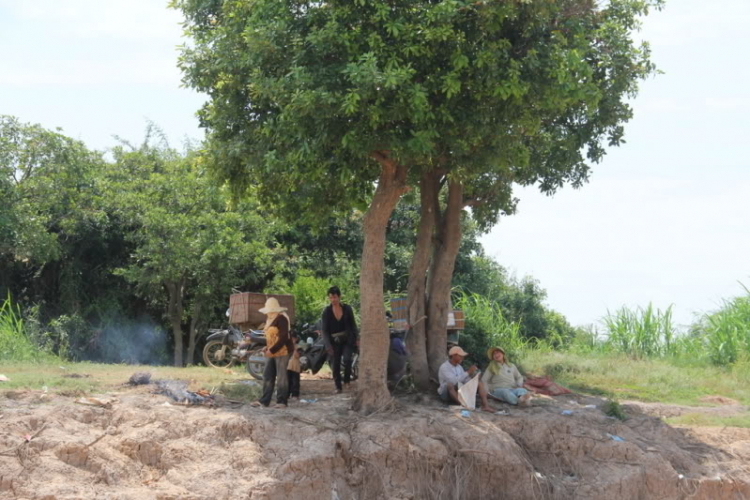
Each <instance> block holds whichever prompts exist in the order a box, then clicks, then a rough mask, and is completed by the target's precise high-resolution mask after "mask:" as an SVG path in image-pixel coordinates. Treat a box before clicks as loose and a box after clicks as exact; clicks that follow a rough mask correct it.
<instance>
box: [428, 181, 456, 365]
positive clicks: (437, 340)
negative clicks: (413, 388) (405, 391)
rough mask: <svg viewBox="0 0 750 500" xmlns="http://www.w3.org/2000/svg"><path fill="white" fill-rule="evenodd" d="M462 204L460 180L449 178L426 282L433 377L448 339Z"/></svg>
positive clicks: (429, 350)
mask: <svg viewBox="0 0 750 500" xmlns="http://www.w3.org/2000/svg"><path fill="white" fill-rule="evenodd" d="M463 207H464V205H463V186H462V185H461V183H460V182H457V181H454V180H451V181H450V183H449V185H448V203H447V206H446V208H445V212H444V213H443V216H442V217H440V218H439V219H438V227H437V234H436V238H435V247H434V253H433V256H432V265H431V267H430V274H429V277H428V284H427V288H428V290H427V291H428V299H427V359H428V363H429V367H430V374H431V375H432V377H434V378H437V373H438V369H439V368H440V365H441V364H442V363H443V361H445V359H446V355H447V354H446V352H445V348H446V344H447V342H448V334H447V322H448V313H449V311H448V306H449V304H450V297H451V281H452V278H453V268H454V266H455V264H456V256H457V255H458V249H459V246H460V244H461V212H462V211H463Z"/></svg>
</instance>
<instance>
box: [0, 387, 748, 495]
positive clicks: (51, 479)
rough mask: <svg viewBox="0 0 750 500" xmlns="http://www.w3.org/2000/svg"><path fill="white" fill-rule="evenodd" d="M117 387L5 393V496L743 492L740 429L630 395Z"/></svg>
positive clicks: (0, 426) (0, 433)
mask: <svg viewBox="0 0 750 500" xmlns="http://www.w3.org/2000/svg"><path fill="white" fill-rule="evenodd" d="M113 395H114V396H116V397H117V400H116V401H115V402H114V403H113V404H112V405H111V408H98V407H87V406H81V405H77V404H74V402H73V399H72V398H65V397H61V396H50V397H47V398H45V399H44V400H43V401H40V399H39V397H40V394H39V393H33V392H24V393H6V394H5V396H2V395H0V414H2V416H1V417H0V452H3V453H2V454H1V455H0V498H22V499H46V500H53V499H58V500H62V499H78V498H102V499H113V500H114V499H123V500H124V499H160V500H167V499H175V500H176V499H194V500H198V499H201V500H202V499H224V498H252V499H276V498H289V499H301V500H313V499H328V498H331V499H342V500H343V499H350V498H351V499H371V498H372V499H376V498H390V499H424V498H467V499H469V498H485V499H486V498H514V499H547V498H549V499H568V498H570V499H574V498H575V499H602V498H606V499H616V498H622V499H636V498H643V499H658V498H665V499H666V498H669V499H673V498H691V499H698V500H700V499H711V500H722V499H740V498H747V497H750V474H748V472H747V470H746V469H745V466H744V463H747V462H748V460H750V456H745V455H746V454H748V453H750V446H747V444H750V441H749V442H748V443H745V446H744V447H743V446H740V447H739V448H738V447H737V446H736V445H737V443H736V442H735V443H732V445H733V446H734V448H733V449H732V450H728V449H726V448H722V447H721V446H719V445H718V444H717V443H718V441H716V440H714V441H713V442H710V441H701V440H700V439H699V438H698V437H696V436H695V434H694V433H691V432H686V431H684V430H681V429H675V428H672V427H669V426H667V425H666V424H664V423H663V422H662V421H661V420H660V419H659V418H654V417H651V416H647V415H645V414H644V413H642V412H641V411H640V410H639V409H638V408H637V407H631V408H630V412H631V415H632V416H631V418H630V419H628V420H627V421H626V422H620V421H617V420H613V419H611V418H607V417H606V416H605V415H604V414H602V412H601V411H600V410H599V409H596V408H594V409H592V408H585V406H584V405H585V404H597V401H596V400H594V399H591V398H588V399H584V398H581V397H575V396H574V397H571V396H562V397H560V398H557V399H556V400H552V399H545V400H537V401H536V403H535V406H534V407H532V408H529V409H526V410H522V409H516V408H512V409H510V414H509V415H505V416H502V415H494V414H484V413H480V412H475V413H472V414H471V415H470V416H469V417H468V418H466V417H462V416H461V415H460V412H458V410H457V409H456V408H446V407H444V406H441V405H440V404H438V403H437V402H435V401H432V400H424V398H420V399H421V401H415V400H414V399H413V398H412V397H408V398H406V397H405V398H400V399H397V400H396V402H395V404H394V405H393V406H392V407H390V408H387V409H384V410H383V411H382V412H380V413H378V414H375V415H373V416H370V417H368V418H361V417H359V416H357V415H355V414H353V413H351V412H350V411H349V410H348V405H349V402H350V400H349V397H348V396H347V395H343V396H324V397H320V398H318V400H317V401H316V402H315V403H312V404H302V403H298V404H297V405H296V406H291V407H290V408H289V409H287V410H267V409H255V408H250V407H248V406H242V407H239V408H236V409H232V408H229V407H219V408H215V409H211V408H204V407H183V406H175V405H166V404H165V403H166V402H167V400H166V398H165V397H164V396H158V395H153V394H150V393H149V392H148V390H146V389H133V390H127V391H124V392H120V393H118V394H109V395H108V396H110V397H111V396H113ZM303 397H304V396H303ZM565 409H570V410H571V412H572V414H571V415H563V414H561V411H562V410H565ZM40 429H41V432H39V433H38V434H37V435H36V436H34V437H33V438H32V439H31V441H29V442H25V441H24V440H23V439H22V437H23V436H29V435H34V434H35V433H37V432H38V431H39V430H40ZM611 436H618V437H620V438H621V439H622V441H616V440H614V439H613V438H612V437H611ZM747 439H750V436H747ZM19 444H20V446H19ZM737 449H740V450H744V451H743V452H742V453H740V454H738V452H737Z"/></svg>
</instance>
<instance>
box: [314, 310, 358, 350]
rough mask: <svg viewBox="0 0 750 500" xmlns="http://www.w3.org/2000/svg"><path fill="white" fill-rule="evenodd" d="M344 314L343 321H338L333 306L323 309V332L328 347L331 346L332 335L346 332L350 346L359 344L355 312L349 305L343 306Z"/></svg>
mask: <svg viewBox="0 0 750 500" xmlns="http://www.w3.org/2000/svg"><path fill="white" fill-rule="evenodd" d="M341 309H342V310H343V312H344V313H343V314H342V315H341V319H336V315H335V314H333V306H332V305H329V306H328V307H326V308H325V309H323V317H322V320H323V322H322V330H323V341H324V342H325V344H326V347H330V346H331V334H332V333H338V332H346V333H347V335H346V342H347V343H349V344H352V345H353V344H355V343H356V342H357V320H355V319H354V311H353V310H352V307H351V306H350V305H348V304H341Z"/></svg>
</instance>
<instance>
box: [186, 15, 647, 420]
mask: <svg viewBox="0 0 750 500" xmlns="http://www.w3.org/2000/svg"><path fill="white" fill-rule="evenodd" d="M655 2H658V0H654V1H653V2H652V1H649V0H643V1H640V0H610V1H609V2H607V3H605V4H602V5H597V4H596V3H594V2H593V1H590V0H539V1H533V2H532V1H526V0H519V1H493V0H486V1H471V2H469V1H460V0H444V1H434V0H433V1H429V0H394V1H389V2H384V1H374V0H354V1H352V0H339V1H324V2H320V1H304V0H286V1H280V0H232V1H229V0H226V1H224V0H174V1H173V6H175V7H177V8H179V9H180V10H182V12H183V13H184V15H185V19H186V20H185V28H186V33H187V35H188V36H189V37H190V38H191V43H190V45H189V46H186V47H185V48H184V49H183V54H182V58H181V62H180V64H181V67H182V69H183V71H184V73H185V80H186V82H187V83H188V84H189V85H191V86H193V87H195V88H197V89H198V90H200V91H203V92H206V93H207V94H208V95H209V96H210V100H209V102H208V103H207V104H206V105H205V107H204V108H203V109H202V110H201V112H200V117H201V120H202V123H203V125H204V126H205V127H206V128H207V129H208V130H209V136H210V140H211V144H212V146H211V152H212V154H213V155H215V160H216V165H217V166H218V169H219V172H220V174H222V176H223V177H224V178H227V179H230V180H231V181H232V185H233V186H234V187H235V188H236V189H237V190H238V191H241V190H242V189H243V188H244V187H246V186H248V185H250V184H255V185H257V186H258V189H259V193H260V196H261V197H262V199H263V200H264V201H265V202H266V203H268V204H269V205H273V206H274V207H276V208H277V209H279V211H281V212H283V213H286V214H287V215H291V216H293V217H306V218H309V219H311V220H314V218H315V217H316V216H322V215H328V214H330V212H331V211H335V210H339V209H345V208H348V207H350V206H352V205H359V206H363V204H365V203H367V204H368V205H367V211H366V214H365V217H364V248H363V252H362V266H361V277H360V287H361V301H362V311H361V312H362V341H361V348H362V369H361V380H362V386H366V387H367V390H366V391H360V392H359V393H358V398H357V403H356V405H357V406H358V407H359V409H361V410H363V411H365V412H367V411H373V410H375V409H377V408H379V407H380V406H381V405H382V404H384V403H385V402H387V400H388V392H387V388H386V385H385V361H386V357H387V351H388V339H387V334H386V325H385V320H384V314H383V313H384V310H383V305H382V304H383V300H382V298H383V289H382V286H383V276H382V272H383V251H384V247H385V228H386V224H387V221H388V218H389V216H390V214H391V212H392V210H393V208H394V207H395V205H396V204H397V203H398V200H399V198H400V197H401V195H402V194H403V193H405V192H406V191H407V190H408V189H409V186H410V185H418V184H420V183H421V184H422V187H423V190H424V191H425V192H426V194H427V196H429V197H430V200H427V201H426V202H425V203H430V204H432V209H431V210H432V212H431V214H430V215H429V218H431V219H432V220H433V221H434V222H432V226H431V227H425V230H426V231H427V234H428V235H430V236H431V235H432V234H436V235H437V236H438V238H437V242H438V245H436V246H435V251H434V252H433V255H432V262H433V264H432V271H433V272H432V273H430V277H429V281H430V283H429V284H427V285H426V286H428V287H431V289H432V291H431V295H432V296H434V297H435V300H436V302H435V305H434V310H433V306H430V310H429V311H427V313H428V320H429V321H431V322H433V324H434V325H440V323H441V318H440V316H441V315H444V314H445V312H446V309H447V301H448V294H449V285H450V275H451V274H452V271H453V262H454V261H455V252H457V248H458V244H457V241H454V240H456V238H457V237H458V236H460V226H459V223H458V220H459V219H460V212H461V210H462V209H463V208H464V207H465V206H466V205H468V204H471V205H473V206H475V213H476V214H477V216H478V217H480V219H481V220H482V221H486V223H487V224H490V223H491V221H493V220H494V219H495V218H496V217H497V214H499V213H501V212H502V211H504V210H506V209H509V207H511V206H512V204H511V201H512V200H511V199H510V195H509V193H510V185H511V183H512V182H519V183H534V182H540V183H541V186H542V189H546V188H550V189H554V188H555V187H556V186H559V185H561V184H563V183H565V182H568V181H572V182H574V183H579V182H582V181H583V180H584V179H585V178H586V175H587V173H588V163H587V160H588V161H596V160H597V159H598V158H599V157H601V154H602V151H603V146H602V141H609V142H610V143H613V144H616V143H617V142H619V140H620V138H621V135H622V129H621V124H622V122H623V121H625V120H627V119H628V118H629V116H630V109H629V108H628V107H627V105H626V104H625V102H624V99H625V97H626V96H627V95H629V94H632V93H633V92H635V90H636V82H637V81H638V80H639V79H640V78H643V77H644V76H646V75H647V74H649V73H650V72H651V71H652V69H653V68H652V66H651V64H650V62H649V60H648V49H647V47H645V46H643V47H637V46H635V45H634V44H633V42H632V40H631V33H632V31H633V30H634V29H635V28H637V17H638V16H639V15H642V14H644V13H646V11H647V9H648V8H649V6H651V5H653V4H654V3H655ZM426 182H428V183H430V186H434V187H432V188H430V189H432V191H430V190H429V189H424V188H425V185H424V183H426ZM441 185H445V186H447V187H446V189H447V190H448V193H447V195H446V200H447V201H446V203H445V205H444V207H440V206H439V205H438V204H436V200H439V189H440V186H441ZM423 201H424V200H423ZM425 210H426V208H425ZM428 237H429V236H428ZM429 253H430V252H429V251H428V252H427V255H429ZM417 254H418V255H419V256H420V257H419V261H418V262H417V261H415V266H413V269H412V275H413V276H415V275H418V276H420V279H423V277H424V271H423V268H424V264H423V262H424V261H425V259H424V252H421V251H418V252H417ZM427 262H429V258H428V259H427ZM417 264H419V265H417ZM427 265H429V264H427ZM433 313H434V314H433ZM431 315H432V317H431V318H429V317H430V316H431ZM427 328H428V330H435V329H437V328H442V330H443V331H442V334H441V333H439V332H438V333H437V334H436V335H437V337H436V338H434V339H431V340H432V344H431V345H430V346H429V349H430V351H431V352H432V353H433V355H432V356H431V358H436V354H435V353H437V352H438V351H439V350H440V349H444V347H443V346H440V338H442V337H444V323H443V324H442V325H440V326H439V327H438V326H434V327H432V326H430V325H428V326H427Z"/></svg>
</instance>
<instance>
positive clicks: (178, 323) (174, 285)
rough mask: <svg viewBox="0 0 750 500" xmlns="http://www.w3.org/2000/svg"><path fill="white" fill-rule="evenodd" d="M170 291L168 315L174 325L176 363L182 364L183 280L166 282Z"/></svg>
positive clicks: (166, 286)
mask: <svg viewBox="0 0 750 500" xmlns="http://www.w3.org/2000/svg"><path fill="white" fill-rule="evenodd" d="M164 287H165V288H166V289H167V292H168V293H169V306H168V308H167V315H168V316H169V323H170V324H171V325H172V336H173V337H174V365H175V366H180V367H181V366H182V310H183V305H182V295H183V290H184V286H183V284H182V283H181V282H174V281H169V282H167V283H165V284H164Z"/></svg>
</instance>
